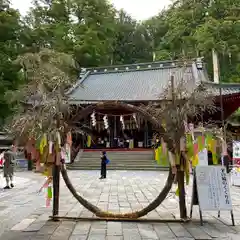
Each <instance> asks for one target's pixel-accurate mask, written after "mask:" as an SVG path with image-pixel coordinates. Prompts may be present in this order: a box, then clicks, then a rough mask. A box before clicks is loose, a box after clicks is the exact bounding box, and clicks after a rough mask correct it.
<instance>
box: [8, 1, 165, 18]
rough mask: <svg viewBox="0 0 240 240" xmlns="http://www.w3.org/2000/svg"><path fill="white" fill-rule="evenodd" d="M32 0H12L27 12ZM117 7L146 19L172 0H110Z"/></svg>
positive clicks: (21, 9)
mask: <svg viewBox="0 0 240 240" xmlns="http://www.w3.org/2000/svg"><path fill="white" fill-rule="evenodd" d="M31 2H32V0H12V3H13V6H14V7H15V8H17V9H19V11H20V12H21V14H23V15H24V14H25V13H26V12H27V11H28V9H29V7H30V5H31ZM110 2H112V3H113V4H114V5H115V7H116V8H117V9H120V8H123V9H125V10H126V11H127V12H128V13H129V14H131V15H132V17H134V18H135V19H137V20H145V19H147V18H149V17H152V16H153V15H156V14H157V13H158V12H159V11H160V10H161V9H163V8H164V7H166V6H168V4H169V3H170V0H110Z"/></svg>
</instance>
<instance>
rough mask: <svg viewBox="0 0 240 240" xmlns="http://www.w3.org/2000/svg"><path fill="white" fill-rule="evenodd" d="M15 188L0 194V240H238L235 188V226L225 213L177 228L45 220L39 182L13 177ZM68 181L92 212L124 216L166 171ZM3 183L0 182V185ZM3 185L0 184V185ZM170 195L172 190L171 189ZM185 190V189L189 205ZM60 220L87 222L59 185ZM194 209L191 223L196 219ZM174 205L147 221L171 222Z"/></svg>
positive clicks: (239, 205) (173, 201)
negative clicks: (91, 205)
mask: <svg viewBox="0 0 240 240" xmlns="http://www.w3.org/2000/svg"><path fill="white" fill-rule="evenodd" d="M16 175H17V178H16V187H15V188H14V189H11V190H8V191H6V190H5V191H3V190H1V191H0V240H23V239H24V240H34V239H36V240H39V239H42V240H102V239H106V240H150V239H163V240H167V239H182V240H183V239H186V240H190V239H192V240H193V239H233V240H234V239H240V194H239V192H240V191H239V188H236V187H231V195H232V200H233V206H234V215H235V221H236V225H237V226H235V227H232V226H230V223H231V221H230V214H229V213H227V212H223V213H222V214H221V218H220V219H218V218H217V217H216V216H217V213H209V212H207V213H203V216H204V219H205V220H206V222H205V223H204V226H200V224H199V222H197V221H194V222H192V223H188V224H181V223H139V222H138V223H136V222H134V223H132V222H131V223H130V222H105V221H102V222H90V221H84V222H74V221H61V222H51V221H48V216H49V215H51V208H46V207H45V194H44V193H42V194H40V195H39V194H37V190H38V189H39V187H40V186H41V184H42V182H43V181H44V178H43V177H42V176H40V175H38V174H34V173H29V172H19V173H17V174H16ZM69 176H70V177H71V179H72V182H73V184H74V185H75V187H76V188H77V190H78V192H79V193H81V194H82V196H84V197H85V198H86V199H88V200H91V202H92V203H94V204H96V205H97V206H98V207H100V208H102V209H105V210H108V211H113V212H129V211H134V210H138V209H141V208H142V207H144V206H146V205H148V203H149V202H150V201H152V200H153V199H154V198H155V197H156V196H157V195H158V193H159V191H160V190H161V189H162V187H163V185H164V183H165V179H166V177H167V173H166V172H147V171H145V172H143V171H139V172H138V171H135V172H133V171H130V172H128V171H117V172H116V171H109V172H108V178H107V179H106V180H99V179H98V177H99V172H98V171H71V172H69ZM2 180H3V179H0V181H1V182H2ZM2 184H3V183H1V185H2ZM173 190H175V189H173ZM190 195H191V186H189V187H188V188H187V201H188V206H190ZM60 209H61V211H60V215H61V216H69V217H78V216H79V217H92V216H93V215H92V213H90V212H89V211H88V210H86V209H84V208H83V207H82V206H81V205H80V204H79V203H78V202H77V201H76V200H75V199H74V198H73V196H72V195H71V193H70V192H69V191H68V189H67V188H66V187H65V186H64V183H63V181H62V182H61V198H60ZM197 210H198V209H197V207H195V209H194V213H193V219H196V220H198V219H199V215H198V211H197ZM177 217H178V201H177V198H176V197H175V196H174V193H171V194H169V196H168V198H167V199H166V200H165V201H164V202H163V204H162V205H161V206H160V207H158V208H157V209H156V210H155V211H153V212H151V213H150V214H148V216H147V218H159V219H164V218H165V219H166V218H168V219H169V218H172V219H174V218H177Z"/></svg>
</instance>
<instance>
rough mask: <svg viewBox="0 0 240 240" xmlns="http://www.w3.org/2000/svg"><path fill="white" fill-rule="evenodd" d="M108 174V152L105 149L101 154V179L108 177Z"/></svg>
mask: <svg viewBox="0 0 240 240" xmlns="http://www.w3.org/2000/svg"><path fill="white" fill-rule="evenodd" d="M106 175H107V154H106V152H105V151H103V152H102V156H101V177H100V179H104V178H106Z"/></svg>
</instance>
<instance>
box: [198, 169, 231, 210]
mask: <svg viewBox="0 0 240 240" xmlns="http://www.w3.org/2000/svg"><path fill="white" fill-rule="evenodd" d="M196 183H197V193H198V200H199V207H200V209H201V210H202V211H204V210H205V211H224V210H226V211H232V200H231V196H230V190H229V183H228V177H227V173H226V169H225V167H222V166H197V167H196Z"/></svg>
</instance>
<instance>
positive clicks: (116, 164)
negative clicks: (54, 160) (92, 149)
mask: <svg viewBox="0 0 240 240" xmlns="http://www.w3.org/2000/svg"><path fill="white" fill-rule="evenodd" d="M110 165H111V166H125V167H128V166H158V164H156V163H141V164H124V163H110V164H109V166H110ZM72 166H73V167H81V166H88V167H91V166H101V164H100V163H90V164H84V165H83V164H72Z"/></svg>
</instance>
